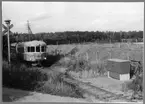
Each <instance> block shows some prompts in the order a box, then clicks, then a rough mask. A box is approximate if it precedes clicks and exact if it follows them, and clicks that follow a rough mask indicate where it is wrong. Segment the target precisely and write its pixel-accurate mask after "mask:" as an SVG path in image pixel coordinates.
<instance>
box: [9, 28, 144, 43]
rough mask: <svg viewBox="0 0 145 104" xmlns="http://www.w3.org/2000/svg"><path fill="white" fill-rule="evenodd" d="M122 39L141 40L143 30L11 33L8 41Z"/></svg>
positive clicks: (53, 41) (115, 40)
mask: <svg viewBox="0 0 145 104" xmlns="http://www.w3.org/2000/svg"><path fill="white" fill-rule="evenodd" d="M122 39H132V40H137V41H139V42H140V41H142V40H143V31H129V32H111V31H109V32H100V31H96V32H88V31H66V32H54V33H36V34H27V33H13V34H11V35H10V42H11V43H15V42H24V41H31V40H43V41H45V42H46V43H47V44H71V43H85V42H98V43H99V42H105V43H106V42H110V41H111V42H121V40H122Z"/></svg>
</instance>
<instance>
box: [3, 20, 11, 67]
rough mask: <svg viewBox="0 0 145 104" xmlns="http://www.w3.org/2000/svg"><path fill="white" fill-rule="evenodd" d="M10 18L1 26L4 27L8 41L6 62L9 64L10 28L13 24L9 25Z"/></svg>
mask: <svg viewBox="0 0 145 104" xmlns="http://www.w3.org/2000/svg"><path fill="white" fill-rule="evenodd" d="M10 22H11V20H5V23H6V25H7V27H6V26H5V25H3V28H4V29H5V30H4V31H3V32H4V33H6V32H7V41H8V63H9V65H10V64H11V56H10V38H9V37H10V36H9V35H10V29H11V28H12V27H13V24H11V25H10Z"/></svg>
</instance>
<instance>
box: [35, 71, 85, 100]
mask: <svg viewBox="0 0 145 104" xmlns="http://www.w3.org/2000/svg"><path fill="white" fill-rule="evenodd" d="M48 76H49V78H48V81H46V82H45V84H44V85H43V86H42V87H40V88H38V89H37V91H40V92H43V93H48V94H52V95H59V96H69V97H76V98H82V97H83V96H82V93H81V92H79V90H78V88H77V87H76V86H75V85H72V84H69V83H66V82H64V81H63V80H62V76H63V74H62V73H59V72H54V71H51V70H50V71H49V72H48Z"/></svg>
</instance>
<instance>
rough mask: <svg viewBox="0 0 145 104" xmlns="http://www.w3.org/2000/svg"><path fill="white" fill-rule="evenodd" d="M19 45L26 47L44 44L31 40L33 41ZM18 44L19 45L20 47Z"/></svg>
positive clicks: (43, 43)
mask: <svg viewBox="0 0 145 104" xmlns="http://www.w3.org/2000/svg"><path fill="white" fill-rule="evenodd" d="M20 44H21V45H22V44H23V45H26V46H37V45H46V43H45V42H43V41H38V40H33V41H28V42H22V43H20ZM20 44H19V45H20Z"/></svg>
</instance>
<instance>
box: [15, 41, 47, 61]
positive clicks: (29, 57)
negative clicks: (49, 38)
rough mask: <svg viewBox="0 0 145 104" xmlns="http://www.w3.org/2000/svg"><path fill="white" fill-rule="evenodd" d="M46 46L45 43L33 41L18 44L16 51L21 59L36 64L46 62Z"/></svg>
mask: <svg viewBox="0 0 145 104" xmlns="http://www.w3.org/2000/svg"><path fill="white" fill-rule="evenodd" d="M46 46H47V45H46V43H45V42H43V41H38V40H33V41H28V42H21V43H18V44H16V45H15V49H16V50H15V51H16V54H17V57H19V59H21V60H24V61H27V62H31V63H36V62H41V61H43V60H46V58H47V56H46Z"/></svg>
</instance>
